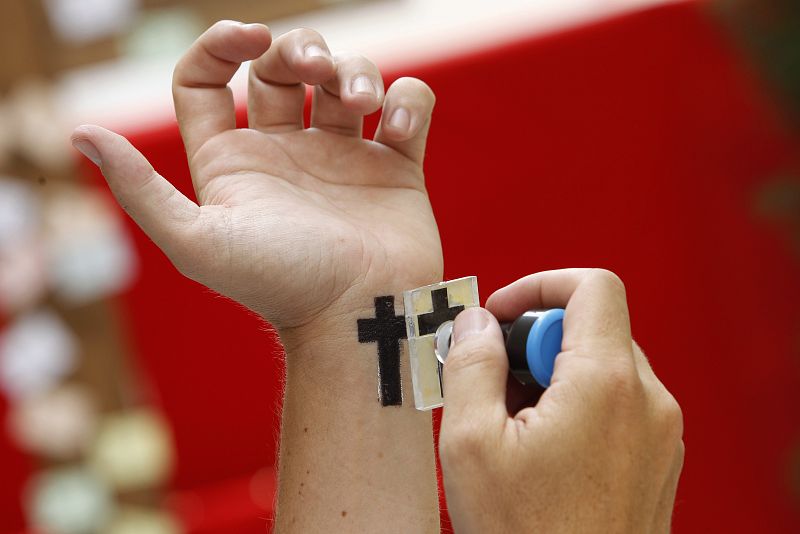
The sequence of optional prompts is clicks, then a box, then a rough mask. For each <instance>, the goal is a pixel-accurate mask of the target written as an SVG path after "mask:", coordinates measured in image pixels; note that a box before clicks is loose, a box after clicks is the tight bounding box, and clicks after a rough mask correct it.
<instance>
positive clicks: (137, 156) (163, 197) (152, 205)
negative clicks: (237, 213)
mask: <svg viewBox="0 0 800 534" xmlns="http://www.w3.org/2000/svg"><path fill="white" fill-rule="evenodd" d="M72 144H73V146H74V147H75V148H76V149H77V150H78V151H80V152H81V153H82V154H83V155H84V156H86V157H87V158H89V159H90V160H91V161H92V162H94V163H95V164H96V165H97V166H98V167H100V170H101V171H102V172H103V176H105V178H106V181H107V182H108V185H109V187H110V188H111V192H112V193H113V194H114V197H116V199H117V202H119V204H120V206H121V207H122V209H124V210H125V211H126V212H128V214H129V215H130V216H131V217H132V218H133V220H134V221H136V224H138V225H139V227H140V228H141V229H142V230H143V231H144V233H146V234H147V235H148V236H149V237H150V239H152V240H153V241H154V242H155V244H156V245H158V246H159V248H161V249H162V250H163V251H164V252H165V253H166V254H167V256H169V257H170V258H174V256H175V252H176V249H180V248H181V247H180V245H181V242H182V241H185V240H186V236H187V234H188V230H189V229H190V226H191V225H192V224H193V223H194V222H195V221H196V220H197V218H198V216H199V214H200V208H199V207H198V206H197V204H195V203H194V202H192V201H191V200H189V199H188V198H186V196H184V195H183V194H182V193H181V192H180V191H178V190H177V189H175V186H173V185H172V184H171V183H169V182H168V181H167V180H166V179H164V178H163V177H162V176H161V175H159V174H158V173H156V172H155V170H153V167H152V166H151V165H150V163H149V162H148V161H147V159H145V157H144V156H143V155H142V154H141V153H140V152H139V151H138V150H136V149H135V148H134V147H133V145H131V144H130V143H129V142H128V140H127V139H125V138H124V137H122V136H120V135H117V134H115V133H113V132H110V131H108V130H106V129H105V128H101V127H99V126H79V127H78V128H76V129H75V131H74V132H73V134H72Z"/></svg>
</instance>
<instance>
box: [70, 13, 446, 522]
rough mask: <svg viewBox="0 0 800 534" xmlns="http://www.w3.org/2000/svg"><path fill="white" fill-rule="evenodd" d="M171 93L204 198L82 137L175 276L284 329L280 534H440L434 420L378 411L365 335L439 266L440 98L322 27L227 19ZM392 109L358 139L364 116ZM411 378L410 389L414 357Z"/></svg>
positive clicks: (104, 135) (122, 152)
mask: <svg viewBox="0 0 800 534" xmlns="http://www.w3.org/2000/svg"><path fill="white" fill-rule="evenodd" d="M246 60H253V61H252V63H251V67H250V82H249V92H248V120H249V128H243V129H236V128H235V122H234V102H233V97H232V94H231V91H230V89H229V88H228V87H227V83H228V82H229V80H230V78H231V76H233V74H234V72H235V71H236V69H237V68H238V67H239V64H240V63H241V62H243V61H246ZM306 84H309V85H313V86H315V88H314V97H313V105H312V112H311V125H310V128H306V127H305V125H304V124H303V106H304V103H305V98H306ZM173 95H174V99H175V109H176V114H177V117H178V123H179V126H180V130H181V134H182V136H183V139H184V144H185V146H186V154H187V157H188V161H189V167H190V170H191V174H192V180H193V183H194V188H195V193H196V196H197V203H195V202H193V201H191V200H189V199H188V198H186V197H185V196H183V195H182V194H181V193H179V192H178V191H177V190H176V189H175V188H174V187H173V186H172V185H171V184H170V183H169V181H168V180H167V179H166V178H164V177H162V176H160V175H158V174H157V173H156V172H155V171H154V170H153V169H152V167H151V166H150V164H149V163H148V162H147V161H146V160H145V158H144V157H143V156H142V155H141V154H140V153H139V152H138V151H137V150H136V149H135V148H133V147H132V146H131V145H130V144H129V143H128V142H127V141H126V140H125V139H124V138H122V137H120V136H118V135H116V134H114V133H112V132H109V131H107V130H104V129H103V128H100V127H98V126H81V127H79V128H78V129H76V131H75V133H74V134H73V143H74V145H75V146H76V148H78V149H79V150H80V151H81V152H83V153H84V154H86V155H87V157H89V158H90V159H92V160H93V161H95V162H96V163H98V164H99V165H100V167H101V169H102V171H103V174H104V176H105V177H106V179H107V181H108V183H109V186H110V188H111V190H112V192H113V193H114V195H115V196H116V198H117V199H118V201H119V203H120V204H121V205H122V206H123V208H124V209H125V210H126V211H127V212H128V213H129V214H130V215H131V217H133V218H134V219H135V220H136V222H137V223H138V224H139V226H140V227H141V228H142V229H143V230H144V231H145V232H146V233H147V234H148V235H149V236H150V237H151V238H152V239H153V241H154V242H155V243H156V244H157V245H158V246H159V247H160V248H161V249H162V250H163V251H164V252H165V253H166V254H167V256H168V257H169V258H170V260H171V261H172V262H173V264H174V265H175V266H176V267H177V269H178V270H179V271H180V272H181V273H183V274H184V275H186V276H188V277H190V278H192V279H194V280H196V281H198V282H200V283H202V284H204V285H206V286H208V287H210V288H212V289H214V290H216V291H218V292H219V293H221V294H223V295H226V296H228V297H230V298H232V299H234V300H236V301H238V302H240V303H242V304H244V305H245V306H247V307H249V308H251V309H252V310H254V311H256V312H257V313H259V314H260V315H261V316H262V317H264V319H266V320H267V321H269V322H270V323H271V324H272V325H273V326H274V327H275V328H276V330H277V331H278V333H279V335H280V338H281V341H282V343H283V344H284V347H285V349H286V391H285V399H284V411H283V418H282V428H281V443H280V462H279V489H278V500H277V513H276V518H275V531H277V532H325V531H330V529H331V528H333V529H334V530H343V531H350V532H369V531H374V530H375V529H376V528H377V527H376V525H380V530H381V531H383V532H437V531H438V529H439V514H438V491H437V485H436V474H435V466H434V453H433V438H432V429H431V419H430V415H429V414H423V413H419V412H417V411H416V410H415V409H414V408H413V403H411V404H409V403H404V404H403V405H401V406H388V407H382V406H381V403H380V402H378V395H377V369H378V358H377V354H376V349H375V345H374V344H369V343H364V344H362V343H359V342H358V339H357V335H356V324H357V320H358V319H359V318H364V317H374V313H375V310H374V297H375V296H377V295H394V296H395V302H401V299H400V295H401V294H402V291H403V290H404V289H407V288H409V287H418V286H421V285H425V284H429V283H432V282H436V281H439V280H441V277H442V256H441V245H440V243H439V235H438V231H437V228H436V221H435V220H434V218H433V214H432V212H431V208H430V203H429V201H428V197H427V193H426V191H425V185H424V177H423V173H422V159H423V156H424V152H425V139H426V136H427V132H428V126H429V124H430V115H431V111H432V109H433V104H434V97H433V93H432V92H431V90H430V89H429V88H428V87H427V86H426V85H425V84H424V83H422V82H421V81H419V80H415V79H411V78H401V79H399V80H397V81H396V82H395V83H394V84H392V86H391V87H390V88H389V89H388V90H386V91H384V87H383V81H382V78H381V76H380V74H379V72H378V69H377V68H376V67H375V65H374V64H372V63H371V62H369V61H368V60H366V59H365V58H363V57H361V56H357V55H353V54H342V55H336V56H334V55H332V54H331V53H330V52H329V51H328V48H327V45H326V44H325V41H324V40H323V39H322V37H321V36H320V35H319V34H317V33H316V32H314V31H311V30H305V29H301V30H295V31H292V32H289V33H287V34H285V35H282V36H281V37H279V38H277V39H276V40H275V41H274V42H272V37H271V35H270V32H269V30H268V29H267V27H266V26H263V25H260V24H251V25H243V24H240V23H236V22H230V21H224V22H220V23H217V24H216V25H214V26H213V27H212V28H211V29H209V30H208V31H207V32H206V33H205V34H203V35H202V36H201V37H200V38H199V39H198V40H197V42H195V44H194V45H193V46H192V47H191V49H190V50H189V51H188V52H187V53H186V54H185V55H184V57H183V58H182V59H181V60H180V62H179V63H178V65H177V66H176V68H175V74H174V77H173ZM381 108H382V109H383V113H382V118H381V123H380V126H379V127H378V130H377V132H376V134H375V138H374V140H367V139H363V138H362V137H361V132H362V120H363V115H364V114H367V113H371V112H373V111H376V110H378V109H381ZM410 257H413V258H417V259H416V260H415V261H413V262H409V261H406V260H407V258H410ZM398 312H402V310H398ZM401 379H402V382H403V384H410V381H409V377H408V369H407V366H401ZM336 525H340V526H339V527H337V526H336Z"/></svg>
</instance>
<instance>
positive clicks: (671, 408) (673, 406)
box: [659, 390, 683, 441]
mask: <svg viewBox="0 0 800 534" xmlns="http://www.w3.org/2000/svg"><path fill="white" fill-rule="evenodd" d="M659 422H660V424H661V425H662V427H663V429H664V431H665V433H666V434H667V436H669V437H670V438H671V439H674V440H678V441H680V440H681V439H682V438H683V410H681V406H680V404H678V401H677V400H675V397H673V396H672V395H671V394H670V393H668V392H666V390H665V395H664V399H663V400H662V402H661V409H660V413H659Z"/></svg>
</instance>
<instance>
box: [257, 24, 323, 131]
mask: <svg viewBox="0 0 800 534" xmlns="http://www.w3.org/2000/svg"><path fill="white" fill-rule="evenodd" d="M335 75H336V66H335V65H334V62H333V57H332V56H331V53H330V51H329V50H328V45H327V44H326V43H325V40H324V39H323V38H322V36H321V35H320V34H319V33H317V32H315V31H313V30H308V29H305V28H301V29H297V30H292V31H290V32H288V33H285V34H283V35H281V36H280V37H278V38H277V39H275V42H274V43H273V45H272V47H270V49H269V50H268V51H267V52H266V53H265V54H264V55H262V56H261V57H259V58H258V59H257V60H255V61H253V63H252V64H251V65H250V81H249V90H248V122H249V126H250V127H251V128H254V129H257V130H261V131H263V132H281V131H289V130H299V129H301V128H303V106H304V104H305V95H306V89H305V84H309V85H318V84H321V83H324V82H327V81H329V80H331V79H333V78H334V77H335Z"/></svg>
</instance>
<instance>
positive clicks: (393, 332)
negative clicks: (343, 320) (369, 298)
mask: <svg viewBox="0 0 800 534" xmlns="http://www.w3.org/2000/svg"><path fill="white" fill-rule="evenodd" d="M405 338H406V323H405V319H404V318H403V316H402V315H395V314H394V297H393V296H387V297H375V318H374V319H359V320H358V342H359V343H372V342H375V341H377V343H378V375H379V376H378V378H379V380H380V389H379V395H380V401H381V405H382V406H400V405H402V404H403V389H402V386H401V382H400V340H401V339H405Z"/></svg>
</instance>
